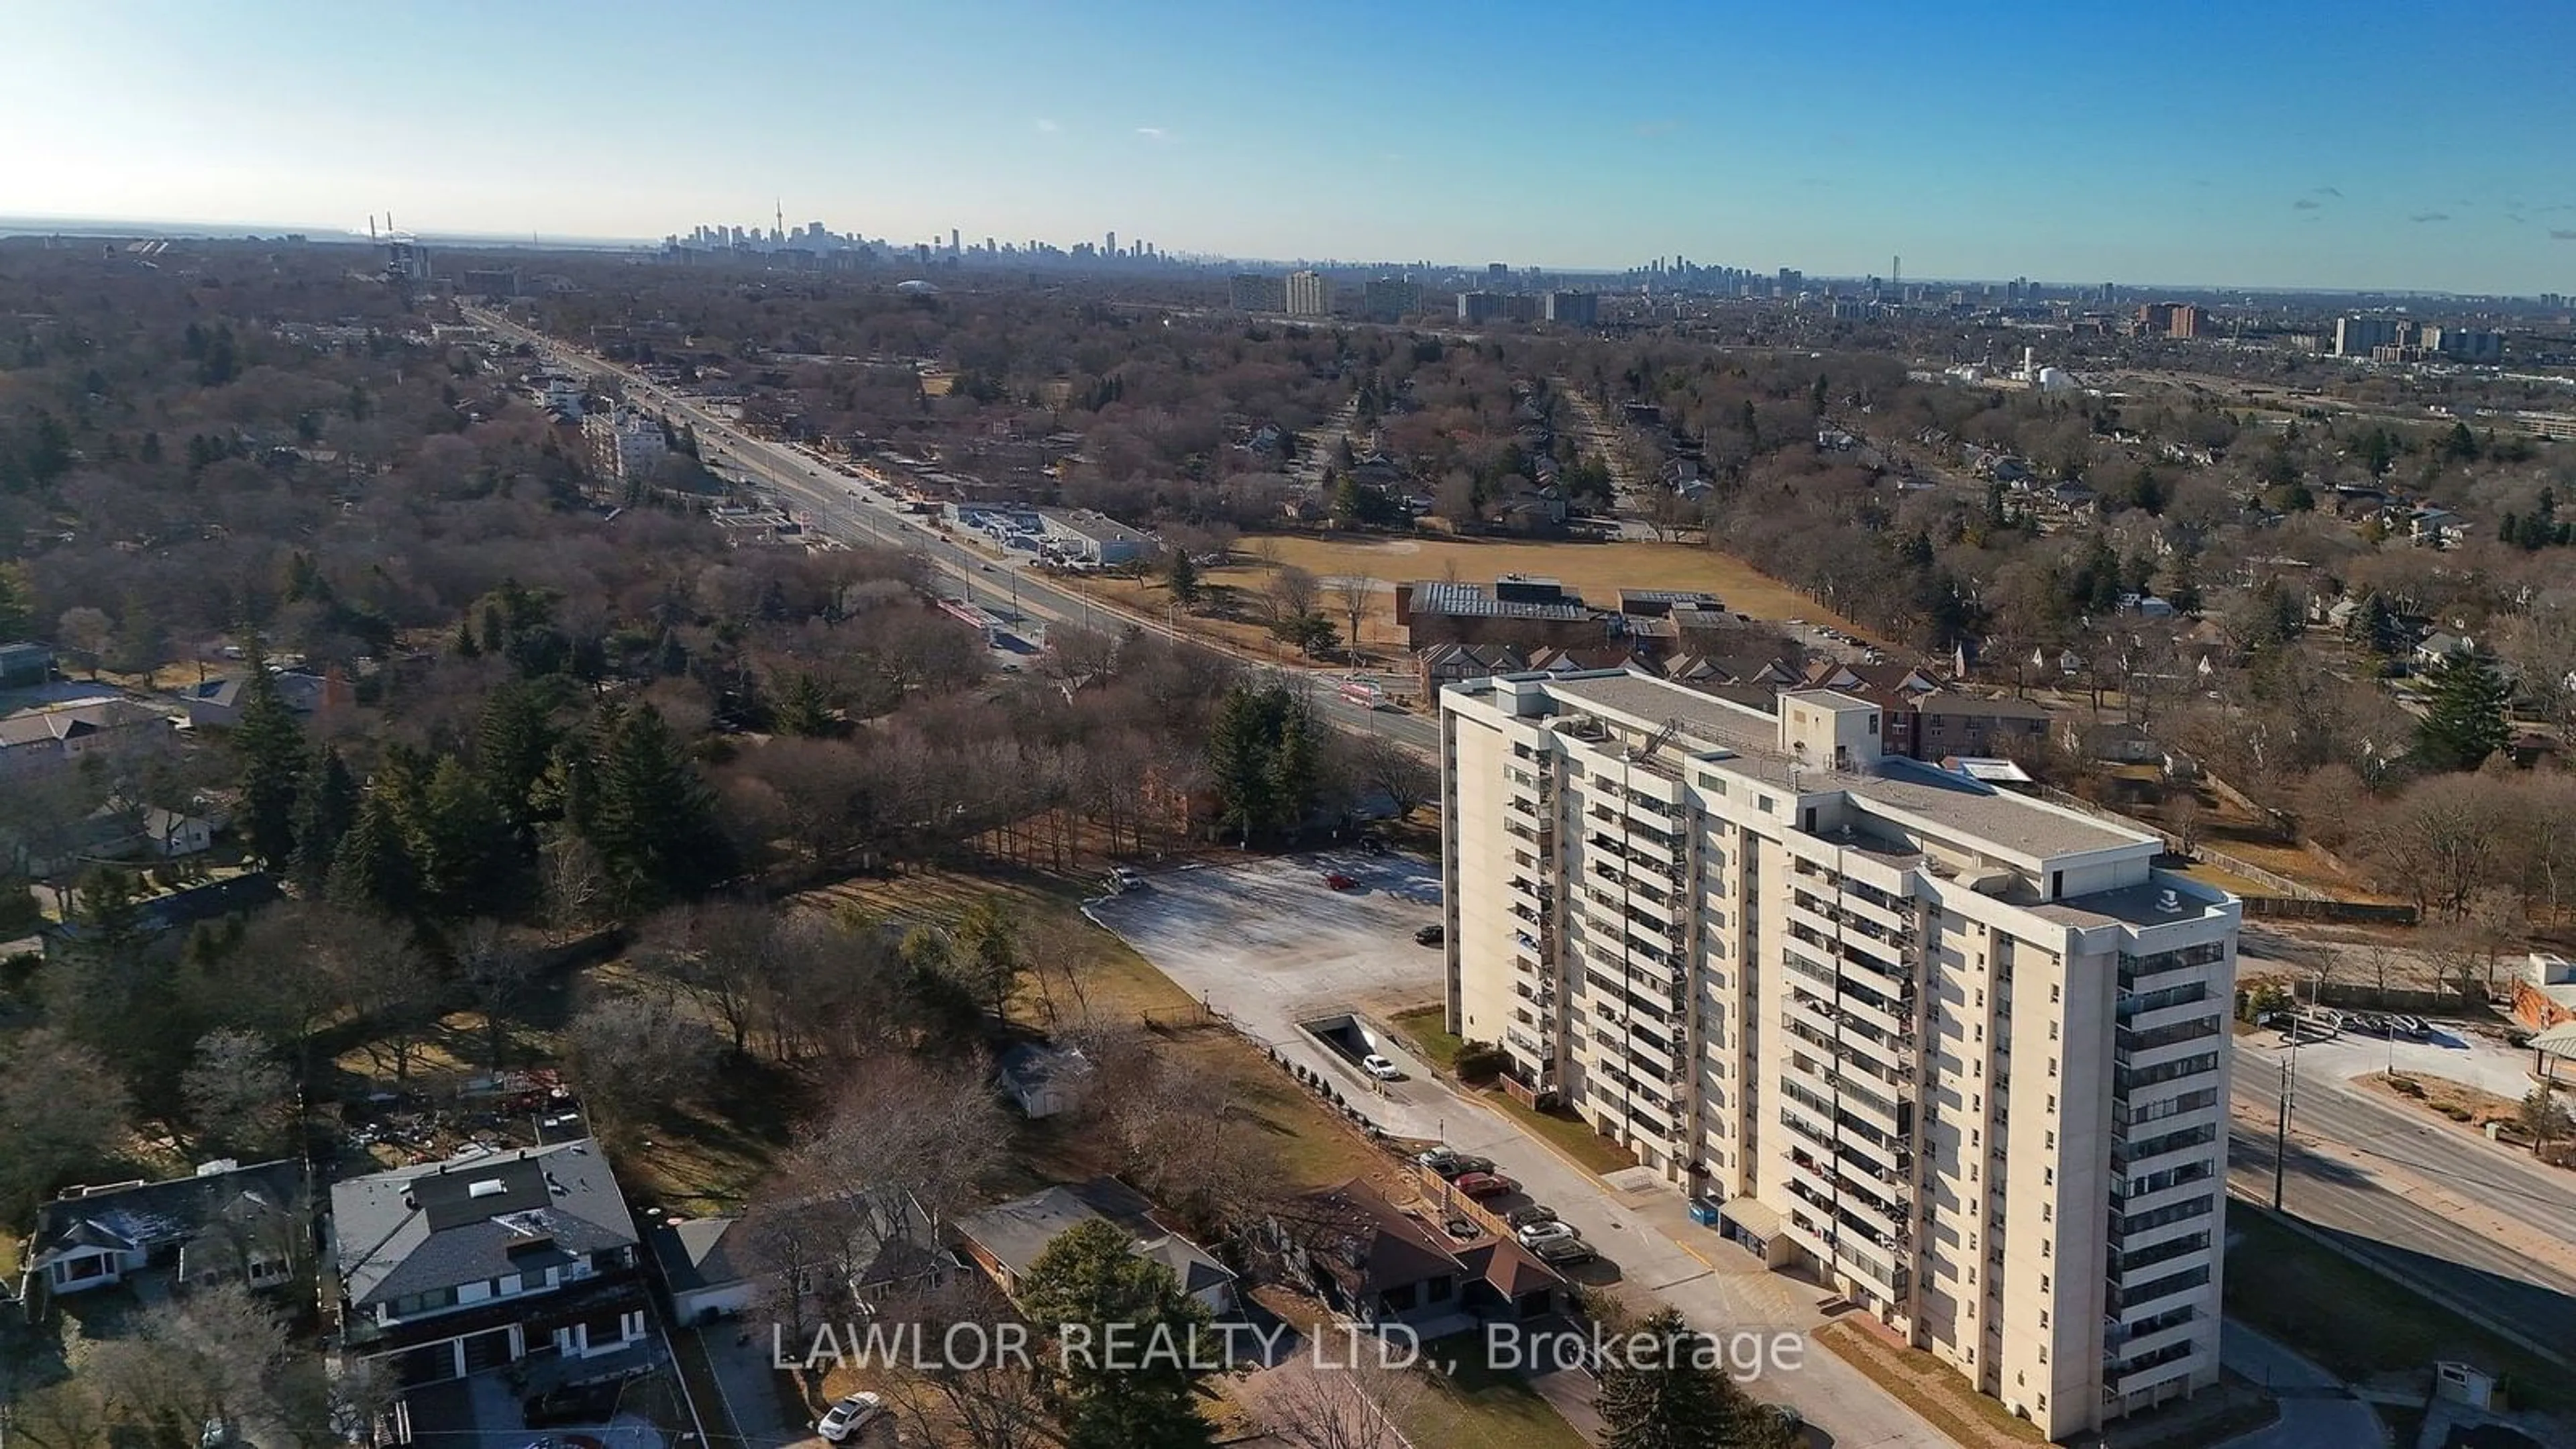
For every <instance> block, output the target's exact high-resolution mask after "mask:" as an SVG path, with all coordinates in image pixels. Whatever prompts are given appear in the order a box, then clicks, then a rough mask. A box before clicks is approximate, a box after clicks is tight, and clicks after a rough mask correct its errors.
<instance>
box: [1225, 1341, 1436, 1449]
mask: <svg viewBox="0 0 2576 1449" xmlns="http://www.w3.org/2000/svg"><path fill="white" fill-rule="evenodd" d="M1262 1384H1263V1389H1262V1393H1261V1411H1262V1416H1263V1417H1264V1418H1265V1419H1267V1420H1268V1421H1269V1423H1270V1427H1271V1430H1272V1432H1274V1433H1276V1434H1278V1435H1279V1436H1280V1437H1281V1438H1283V1439H1286V1440H1287V1441H1288V1442H1289V1443H1291V1444H1295V1445H1297V1446H1299V1449H1410V1443H1411V1441H1409V1440H1408V1439H1406V1438H1405V1435H1404V1431H1403V1430H1402V1429H1401V1428H1399V1427H1398V1425H1399V1424H1400V1423H1402V1422H1403V1421H1404V1420H1406V1419H1408V1418H1410V1417H1412V1416H1413V1414H1414V1413H1415V1412H1416V1411H1417V1410H1418V1409H1419V1408H1420V1406H1421V1405H1422V1403H1423V1400H1424V1398H1425V1397H1426V1396H1427V1395H1428V1394H1429V1393H1430V1385H1429V1384H1427V1383H1425V1382H1424V1381H1423V1378H1422V1376H1421V1374H1420V1372H1419V1371H1416V1370H1410V1369H1397V1368H1380V1367H1378V1366H1376V1365H1375V1364H1372V1363H1368V1362H1365V1361H1364V1358H1363V1357H1362V1356H1359V1355H1354V1356H1353V1357H1352V1361H1351V1362H1350V1363H1349V1364H1348V1365H1345V1366H1339V1367H1331V1368H1327V1367H1324V1366H1322V1365H1320V1364H1315V1363H1307V1362H1298V1361H1292V1362H1290V1363H1289V1364H1287V1365H1285V1366H1283V1367H1281V1368H1280V1369H1278V1370H1276V1371H1275V1372H1273V1373H1271V1374H1269V1375H1266V1376H1265V1377H1264V1378H1263V1380H1262Z"/></svg>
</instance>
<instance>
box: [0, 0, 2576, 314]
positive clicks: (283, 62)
mask: <svg viewBox="0 0 2576 1449" xmlns="http://www.w3.org/2000/svg"><path fill="white" fill-rule="evenodd" d="M2571 74H2576V3H2571V0H2501V3H2461V4H2456V5H2447V4H2446V5H2425V4H2421V3H2390V0H2251V3H2246V0H2235V3H2225V4H2220V3H2202V0H2158V3H2152V4H2140V5H2123V6H2118V7H2111V6H2096V5H2090V4H2080V3H2058V4H2051V5H2047V6H2044V7H2043V6H2040V5H2036V4H2026V3H2020V0H1986V3H1980V4H1973V5H1955V6H1954V5H1925V4H1920V3H1913V0H1907V3H1874V4H1846V5H1841V6H1799V5H1782V4H1777V3H1770V4H1761V5H1749V6H1737V5H1725V4H1717V3H1704V0H1678V3H1665V4H1660V5H1630V4H1624V3H1607V4H1558V5H1545V6H1543V5H1535V4H1528V3H1522V0H1488V3H1481V4H1475V5H1463V4H1457V5H1453V4H1429V3H1424V4H1392V5H1390V4H1384V3H1374V4H1360V3H1355V0H1319V3H1309V4H1301V5H1296V6H1278V5H1267V4H1235V3H1203V4H1179V3H1172V4H1146V3H1127V0H1088V3H1079V0H1061V3H1039V0H913V3H908V4H895V3H879V0H765V3H764V0H695V3H686V4H682V3H665V0H634V3H629V4H621V5H600V4H592V3H585V0H564V3H556V4H547V5H532V4H525V3H510V4H502V3H491V0H446V3H429V0H374V3H354V0H352V3H340V0H332V3H320V0H227V3H225V4H223V5H221V6H207V5H204V4H202V3H185V4H183V3H174V0H155V3H139V0H138V3H119V0H102V3H98V4H92V5H74V4H71V3H69V0H41V3H36V4H30V5H26V6H22V7H17V8H16V13H14V14H13V15H12V16H11V17H10V19H9V21H8V24H7V38H6V41H5V43H0V136H6V137H7V138H8V139H7V140H6V141H5V142H0V213H5V214H10V215H22V216H23V215H55V216H79V217H113V218H138V219H139V218H166V219H176V220H191V221H207V222H212V221H227V222H244V223H265V224H271V225H275V224H283V223H297V224H304V225H313V226H324V225H338V226H347V227H352V228H361V229H362V228H363V227H364V225H365V218H366V217H367V215H368V214H369V213H371V212H374V213H383V212H386V211H390V212H392V213H393V215H394V217H395V219H396V220H397V221H398V222H399V223H400V224H401V225H403V226H404V227H405V228H406V229H411V230H420V231H439V232H490V233H520V232H529V231H539V232H545V233H550V234H553V235H556V236H602V237H658V236H660V235H662V234H664V233H666V232H671V231H677V230H683V229H685V228H686V227H688V226H690V225H692V224H694V223H697V222H701V221H726V222H736V223H743V224H748V223H750V222H753V221H755V220H765V219H766V218H768V217H769V215H770V210H771V202H772V198H773V197H778V198H782V199H783V200H784V203H785V206H786V210H787V219H788V222H789V224H790V225H801V224H802V223H804V222H805V221H808V220H818V219H819V220H821V221H823V222H825V223H827V224H828V225H830V226H831V227H833V228H834V229H835V230H843V231H847V230H854V229H855V230H859V231H863V232H865V233H866V234H868V235H872V236H890V237H893V238H895V239H897V240H901V241H913V240H921V239H927V238H930V237H932V236H938V237H942V238H944V237H945V236H946V234H947V230H948V228H949V227H951V226H955V227H959V228H962V229H963V230H964V232H965V233H966V235H967V236H968V237H969V238H972V239H980V238H982V237H983V236H985V235H987V234H991V235H995V236H999V237H1003V238H1024V237H1028V236H1040V237H1046V238H1049V239H1054V240H1059V241H1071V240H1073V239H1076V238H1084V237H1096V236H1098V235H1100V234H1101V233H1102V232H1104V231H1108V230H1112V229H1114V230H1116V231H1117V232H1118V233H1119V235H1120V237H1121V239H1122V240H1124V239H1130V238H1136V237H1144V238H1150V239H1152V240H1154V241H1155V242H1157V243H1158V244H1160V245H1162V246H1163V247H1165V248H1166V249H1167V250H1175V251H1213V252H1227V253H1234V254H1240V255H1259V256H1270V257H1281V258H1287V257H1339V258H1352V259H1386V258H1397V259H1401V258H1413V257H1428V258H1432V259H1437V260H1446V261H1465V262H1476V261H1484V260H1500V261H1508V262H1512V263H1515V264H1524V265H1526V264H1539V265H1550V266H1567V267H1593V266H1616V265H1623V264H1627V263H1630V262H1634V261H1637V260H1640V259H1643V258H1645V257H1649V256H1653V255H1656V254H1659V253H1660V254H1665V255H1670V254H1671V253H1674V252H1677V251H1678V252H1681V253H1684V254H1686V255H1688V256H1690V257H1692V258H1693V259H1695V260H1700V261H1707V262H1725V263H1731V264H1736V265H1745V266H1752V267H1757V268H1762V269H1769V268H1774V267H1779V266H1800V267H1804V268H1805V269H1807V270H1808V271H1811V272H1819V273H1838V274H1858V273H1864V272H1880V271H1884V270H1885V268H1886V267H1887V265H1888V258H1889V256H1890V255H1891V254H1895V253H1901V254H1902V255H1903V256H1904V258H1905V271H1906V274H1907V275H1908V276H1920V277H1943V276H1953V277H2006V276H2012V275H2016V274H2026V275H2029V276H2032V277H2036V278H2045V279H2051V280H2060V281H2074V280H2118V281H2123V282H2140V283H2145V282H2170V283H2185V282H2209V283H2242V284H2248V285H2313V286H2327V287H2423V288H2441V289H2450V290H2459V291H2476V290H2498V291H2517V292H2535V291H2542V290H2548V291H2567V292H2576V84H2571V83H2570V80H2571Z"/></svg>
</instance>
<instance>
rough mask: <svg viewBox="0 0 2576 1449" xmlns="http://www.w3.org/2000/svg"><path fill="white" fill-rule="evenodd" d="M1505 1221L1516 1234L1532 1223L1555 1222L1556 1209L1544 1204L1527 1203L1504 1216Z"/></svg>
mask: <svg viewBox="0 0 2576 1449" xmlns="http://www.w3.org/2000/svg"><path fill="white" fill-rule="evenodd" d="M1503 1221H1504V1223H1506V1224H1507V1225H1509V1226H1510V1227H1511V1229H1512V1230H1513V1231H1514V1232H1518V1231H1519V1230H1520V1229H1522V1228H1525V1227H1528V1226H1529V1225H1530V1224H1532V1223H1552V1222H1555V1221H1556V1209H1554V1208H1552V1207H1549V1206H1548V1205H1547V1204H1545V1203H1543V1202H1534V1203H1525V1204H1523V1205H1521V1206H1520V1207H1516V1208H1514V1209H1512V1210H1511V1211H1510V1212H1507V1213H1505V1214H1503Z"/></svg>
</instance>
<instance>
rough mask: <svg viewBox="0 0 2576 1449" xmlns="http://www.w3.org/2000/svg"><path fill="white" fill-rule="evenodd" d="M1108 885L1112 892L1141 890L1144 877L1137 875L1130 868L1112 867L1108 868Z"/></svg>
mask: <svg viewBox="0 0 2576 1449" xmlns="http://www.w3.org/2000/svg"><path fill="white" fill-rule="evenodd" d="M1109 884H1110V887H1111V888H1112V889H1114V890H1121V891H1132V890H1142V889H1143V888H1144V885H1145V877H1144V876H1142V875H1141V874H1138V873H1137V872H1136V871H1135V870H1134V869H1133V868H1132V867H1129V866H1123V865H1113V866H1111V867H1109Z"/></svg>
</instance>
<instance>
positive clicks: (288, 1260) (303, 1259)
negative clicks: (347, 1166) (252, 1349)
mask: <svg viewBox="0 0 2576 1449" xmlns="http://www.w3.org/2000/svg"><path fill="white" fill-rule="evenodd" d="M23 1262H24V1267H23V1269H22V1277H21V1283H20V1290H19V1295H18V1296H19V1298H20V1300H21V1301H22V1302H24V1303H25V1304H27V1305H28V1307H29V1309H30V1311H33V1310H34V1308H35V1307H36V1305H37V1304H38V1303H39V1302H41V1301H42V1300H41V1299H40V1297H39V1296H38V1293H39V1290H41V1292H42V1293H43V1294H49V1295H52V1296H54V1297H60V1296H62V1295H64V1294H67V1293H86V1292H90V1291H93V1290H95V1289H99V1288H108V1287H113V1286H115V1285H117V1284H120V1283H123V1282H125V1281H126V1280H127V1279H129V1278H131V1277H134V1276H136V1275H138V1274H142V1273H147V1272H159V1271H164V1270H167V1271H169V1272H170V1273H171V1274H172V1275H173V1277H174V1280H175V1282H176V1283H177V1284H178V1285H180V1286H185V1287H203V1286H205V1285H207V1284H210V1283H217V1282H240V1283H244V1284H247V1285H248V1286H250V1287H252V1288H278V1287H283V1286H286V1285H288V1284H291V1283H293V1282H294V1281H295V1280H296V1279H297V1278H298V1277H299V1276H301V1275H302V1273H303V1272H304V1270H305V1269H307V1268H308V1267H310V1266H311V1264H312V1262H313V1205H312V1201H311V1182H310V1179H309V1177H308V1176H307V1174H306V1172H305V1168H304V1164H303V1163H302V1162H300V1161H294V1160H280V1161H276V1162H262V1163H257V1164H255V1165H253V1166H250V1167H244V1166H242V1165H241V1164H239V1163H237V1162H234V1161H231V1160H230V1159H225V1160H221V1161H216V1162H209V1163H206V1164H205V1165H203V1166H201V1167H199V1168H198V1169H197V1171H196V1173H195V1174H194V1175H193V1176H189V1177H182V1178H175V1179H173V1180H171V1181H168V1182H141V1181H137V1182H121V1183H116V1184H113V1185H110V1186H105V1187H75V1188H70V1189H67V1190H66V1191H65V1192H64V1193H63V1195H62V1196H60V1197H58V1198H56V1199H54V1200H53V1201H52V1202H49V1203H46V1204H45V1205H44V1206H43V1207H41V1208H38V1209H37V1210H36V1227H35V1231H34V1232H33V1233H31V1234H29V1235H28V1238H27V1243H26V1248H25V1252H24V1254H23Z"/></svg>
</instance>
